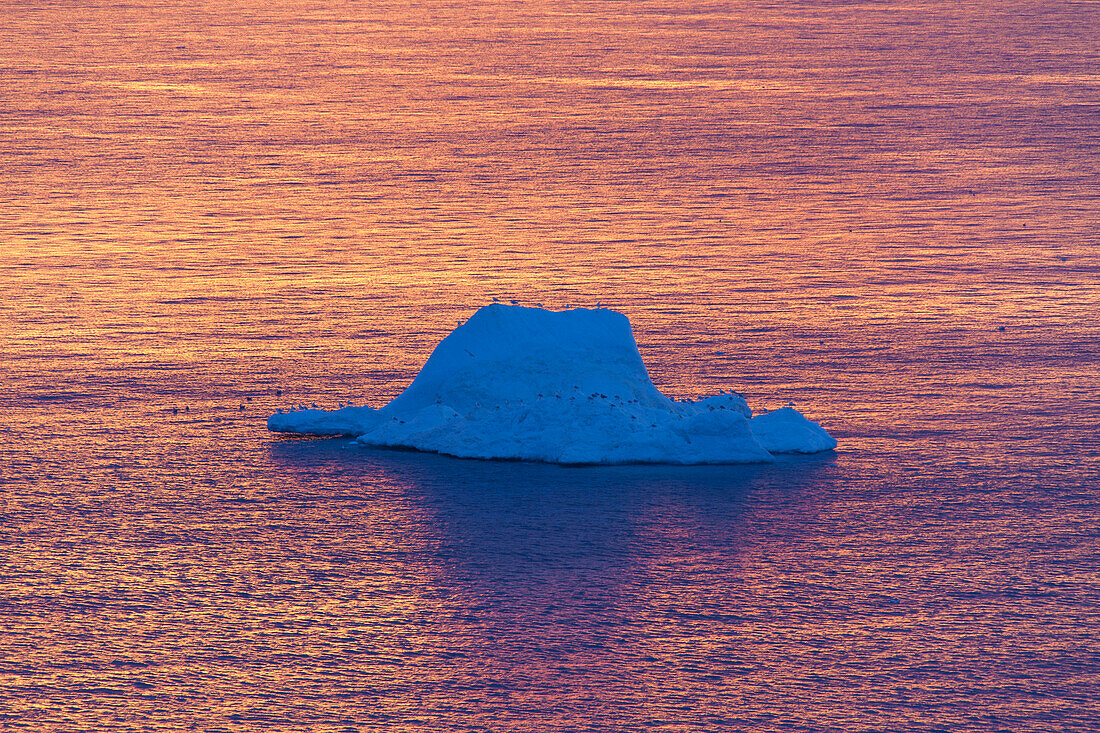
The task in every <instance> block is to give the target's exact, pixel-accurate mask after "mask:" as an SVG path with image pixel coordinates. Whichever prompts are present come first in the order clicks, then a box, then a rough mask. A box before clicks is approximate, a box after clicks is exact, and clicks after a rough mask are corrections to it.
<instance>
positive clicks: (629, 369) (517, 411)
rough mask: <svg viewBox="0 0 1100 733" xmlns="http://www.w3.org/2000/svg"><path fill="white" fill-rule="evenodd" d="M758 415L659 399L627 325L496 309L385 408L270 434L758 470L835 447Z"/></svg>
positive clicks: (779, 417) (526, 456)
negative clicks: (779, 457)
mask: <svg viewBox="0 0 1100 733" xmlns="http://www.w3.org/2000/svg"><path fill="white" fill-rule="evenodd" d="M751 415H752V412H751V410H750V409H749V407H748V405H747V404H746V403H745V400H744V399H743V398H741V397H740V396H739V395H736V394H720V395H715V396H713V397H708V398H706V399H703V400H697V401H693V402H674V401H672V400H670V399H669V398H668V397H666V396H665V395H663V394H661V392H660V391H659V390H658V389H657V388H656V386H655V385H654V384H653V382H652V381H651V380H650V378H649V374H648V372H647V371H646V368H645V364H643V363H642V358H641V355H640V354H639V353H638V347H637V344H636V343H635V341H634V336H633V333H632V332H631V329H630V322H629V321H628V320H627V318H626V316H624V315H622V314H621V313H616V312H614V311H609V310H602V309H601V310H586V309H577V310H570V311H563V312H553V311H546V310H542V309H538V308H523V307H518V306H505V305H499V304H494V305H490V306H486V307H484V308H482V309H480V310H479V311H478V312H477V313H475V314H474V315H473V316H472V317H471V318H470V319H469V321H467V322H466V323H465V324H463V325H461V326H459V327H458V328H456V329H455V330H454V331H453V332H452V333H451V334H450V335H449V336H447V338H445V339H444V340H443V341H442V342H441V343H440V344H439V346H438V347H436V349H435V351H434V352H432V355H431V357H429V359H428V361H427V363H426V364H425V365H424V367H423V369H421V371H420V373H419V374H418V375H417V377H416V379H415V380H413V383H412V384H411V385H409V387H408V389H406V390H405V391H404V392H403V393H402V394H401V395H399V396H398V397H397V398H395V399H394V400H393V401H392V402H390V403H389V404H388V405H386V406H385V407H383V408H381V409H379V410H373V409H371V408H369V407H348V408H344V409H341V410H335V411H331V412H329V411H324V410H302V411H298V412H290V413H280V414H277V415H272V416H271V418H270V419H269V420H268V428H269V429H271V430H273V431H277V432H289V433H303V434H311V435H352V436H356V438H357V440H358V442H360V443H362V444H365V445H372V446H382V447H395V448H397V447H399V448H414V449H417V450H424V451H433V452H438V453H445V454H448V455H453V456H458V457H463V458H493V459H519V460H534V461H547V462H551V463H567V464H612V463H684V464H694V463H755V462H765V461H770V460H772V459H773V454H774V453H795V452H798V453H813V452H817V451H822V450H830V449H832V448H835V447H836V441H835V440H833V438H832V437H831V436H829V434H828V433H826V432H825V431H824V430H823V429H822V428H821V427H820V426H819V425H817V424H816V423H813V422H810V421H808V420H806V419H805V418H804V417H802V415H801V414H799V413H798V412H797V411H796V410H794V409H791V408H784V409H783V410H779V411H777V412H774V413H769V414H767V415H762V416H758V417H755V418H752V419H751V420H750V419H749V418H750V417H751Z"/></svg>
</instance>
